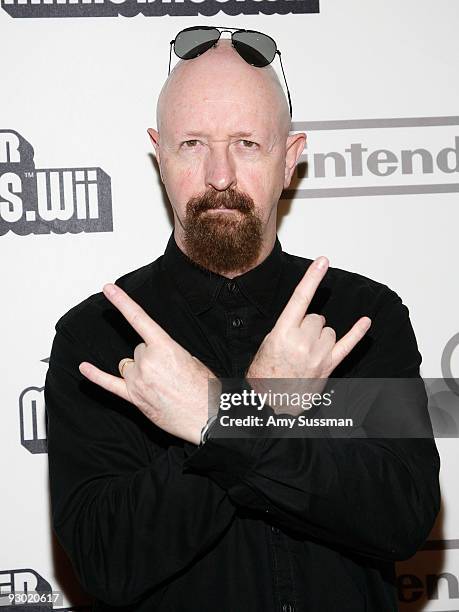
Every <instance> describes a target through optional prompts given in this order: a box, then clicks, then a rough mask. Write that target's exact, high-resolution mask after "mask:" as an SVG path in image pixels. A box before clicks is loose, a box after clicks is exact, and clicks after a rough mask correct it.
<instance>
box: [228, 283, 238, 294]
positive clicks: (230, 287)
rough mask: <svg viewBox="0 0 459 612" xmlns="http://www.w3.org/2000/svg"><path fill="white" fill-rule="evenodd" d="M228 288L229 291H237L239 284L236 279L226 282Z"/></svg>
mask: <svg viewBox="0 0 459 612" xmlns="http://www.w3.org/2000/svg"><path fill="white" fill-rule="evenodd" d="M226 289H227V290H228V292H229V293H236V291H237V285H236V283H235V282H234V281H228V282H227V283H226Z"/></svg>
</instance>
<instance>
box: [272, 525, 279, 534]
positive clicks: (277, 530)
mask: <svg viewBox="0 0 459 612" xmlns="http://www.w3.org/2000/svg"><path fill="white" fill-rule="evenodd" d="M271 531H272V532H273V533H279V529H278V528H277V527H274V526H272V527H271Z"/></svg>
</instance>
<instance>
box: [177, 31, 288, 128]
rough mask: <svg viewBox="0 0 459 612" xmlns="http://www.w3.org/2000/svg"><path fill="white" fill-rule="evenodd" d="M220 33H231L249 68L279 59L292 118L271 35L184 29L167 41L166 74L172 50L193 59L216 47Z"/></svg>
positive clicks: (183, 57)
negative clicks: (167, 61)
mask: <svg viewBox="0 0 459 612" xmlns="http://www.w3.org/2000/svg"><path fill="white" fill-rule="evenodd" d="M222 32H229V33H230V34H231V44H232V45H233V47H234V48H235V49H236V51H237V52H238V53H239V55H240V56H241V57H242V59H244V60H245V61H246V62H247V63H248V64H250V65H251V66H256V67H257V68H263V67H264V66H267V65H268V64H270V63H271V62H272V61H273V60H274V58H275V57H276V55H278V56H279V61H280V65H281V69H282V74H283V76H284V81H285V87H286V89H287V97H288V104H289V109H290V118H291V117H292V101H291V99H290V91H289V89H288V85H287V79H286V77H285V72H284V67H283V66H282V59H281V52H280V51H279V50H278V48H277V45H276V43H275V41H274V40H273V39H272V38H271V36H268V35H267V34H263V33H262V32H257V31H256V30H242V29H239V28H220V27H217V26H192V27H190V28H185V29H184V30H182V31H181V32H179V33H178V34H177V36H176V37H175V38H174V40H171V42H170V49H169V71H168V75H169V74H170V72H171V57H172V47H174V53H175V54H176V55H177V56H178V57H180V59H184V60H187V59H193V58H195V57H198V55H202V54H203V53H205V52H206V51H208V50H209V49H210V48H211V47H213V46H215V45H216V44H217V42H218V41H219V39H220V36H221V34H222Z"/></svg>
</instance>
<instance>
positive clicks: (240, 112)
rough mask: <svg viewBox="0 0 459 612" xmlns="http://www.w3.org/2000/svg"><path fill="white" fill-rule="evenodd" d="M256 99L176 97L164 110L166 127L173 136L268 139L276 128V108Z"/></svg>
mask: <svg viewBox="0 0 459 612" xmlns="http://www.w3.org/2000/svg"><path fill="white" fill-rule="evenodd" d="M257 102H258V101H257V100H256V99H249V100H244V99H240V98H237V97H234V96H232V97H230V98H229V99H228V98H223V97H219V96H215V95H214V96H212V97H211V96H201V97H198V98H197V99H196V100H194V101H192V102H191V103H190V99H189V98H188V99H187V100H182V101H177V102H176V103H175V104H174V105H171V106H169V108H168V109H167V110H166V113H165V115H166V116H165V117H164V119H165V127H166V129H167V132H168V133H169V134H170V136H171V137H173V138H174V137H175V138H179V137H182V136H196V137H197V136H204V137H206V138H209V139H219V138H222V139H224V138H228V137H237V136H238V137H241V138H245V137H246V138H249V137H251V136H256V137H257V138H259V139H267V138H269V135H270V134H272V133H273V131H274V130H275V123H276V121H275V119H276V117H275V112H274V109H273V108H272V109H271V112H269V109H267V108H266V105H265V104H258V103H257Z"/></svg>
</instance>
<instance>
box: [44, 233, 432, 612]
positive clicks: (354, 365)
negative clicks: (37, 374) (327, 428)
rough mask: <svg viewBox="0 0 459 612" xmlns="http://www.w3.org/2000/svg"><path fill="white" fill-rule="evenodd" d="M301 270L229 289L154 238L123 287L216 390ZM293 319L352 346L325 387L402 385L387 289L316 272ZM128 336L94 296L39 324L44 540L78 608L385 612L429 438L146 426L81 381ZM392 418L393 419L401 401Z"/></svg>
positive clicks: (402, 364) (421, 505)
mask: <svg viewBox="0 0 459 612" xmlns="http://www.w3.org/2000/svg"><path fill="white" fill-rule="evenodd" d="M311 261H312V260H310V259H306V258H302V257H299V256H295V255H291V254H288V253H286V252H284V251H283V250H282V247H281V244H280V242H279V239H278V237H276V242H275V245H274V248H273V249H272V251H271V253H270V254H269V255H268V257H267V258H266V259H265V260H264V261H263V262H262V263H260V264H259V265H258V266H257V267H255V268H253V269H252V270H250V271H248V272H246V273H245V274H242V275H241V276H238V277H236V278H234V279H232V280H230V279H228V278H225V277H223V276H220V275H218V274H215V273H213V272H211V271H208V270H204V269H202V268H200V267H198V266H196V265H195V264H194V263H193V262H192V261H191V260H190V259H189V258H188V257H187V256H186V255H185V254H184V253H183V252H182V251H181V250H180V249H179V248H178V246H177V244H176V242H175V239H174V236H173V234H171V236H170V238H169V241H168V243H167V247H166V250H165V252H164V254H163V255H162V256H161V257H159V258H158V259H156V260H155V261H153V262H152V263H150V264H148V265H146V266H144V267H142V268H140V269H138V270H135V271H133V272H130V273H129V274H126V275H124V276H122V277H121V278H119V279H118V280H117V281H116V283H117V284H118V285H119V286H120V287H122V288H123V289H124V290H125V291H126V292H127V293H128V294H129V295H130V296H131V297H132V298H133V299H134V300H135V301H136V302H137V303H138V304H140V306H142V308H143V309H144V310H145V311H146V312H147V313H148V314H149V315H150V316H151V317H152V318H153V319H154V320H155V321H156V322H157V323H159V324H160V325H161V326H162V327H163V329H165V330H166V331H167V332H168V333H169V334H170V336H171V337H172V338H173V339H174V340H176V341H177V342H179V343H180V344H181V345H182V346H183V347H184V348H186V349H187V350H188V351H190V353H191V354H192V355H194V356H196V357H197V358H198V359H200V360H201V361H202V362H203V363H204V364H205V365H207V366H208V367H209V368H210V369H211V370H212V371H213V372H214V373H215V374H216V375H217V376H218V377H222V378H223V377H243V376H244V375H245V373H246V372H247V369H248V367H249V365H250V362H251V360H252V359H253V357H254V355H255V353H256V351H257V349H258V347H259V345H260V343H261V342H262V340H263V338H264V336H265V335H266V334H267V333H268V332H269V331H270V330H271V329H272V327H273V325H274V323H275V322H276V320H277V317H278V316H279V314H280V313H281V311H282V309H283V307H284V306H285V304H286V303H287V301H288V300H289V298H290V296H291V294H292V291H293V290H294V288H295V287H296V285H297V283H298V282H299V281H300V279H301V278H302V276H303V275H304V273H305V271H306V269H307V268H308V266H309V265H310V264H311ZM308 312H317V313H321V314H323V315H324V316H325V318H326V324H327V325H329V326H331V327H333V328H334V329H335V331H336V335H337V339H339V338H341V337H342V336H343V335H344V334H345V333H346V332H347V331H348V330H349V329H350V328H351V327H352V325H353V324H354V323H355V322H356V321H357V319H358V318H359V317H361V316H364V315H367V316H369V317H370V318H371V319H372V325H371V327H370V329H369V331H368V332H367V334H366V336H365V337H364V338H363V340H362V341H361V342H360V343H359V344H358V345H357V346H356V347H355V349H354V350H353V351H352V352H351V353H350V354H349V355H348V356H347V357H346V358H345V359H344V360H343V361H342V363H341V364H340V365H339V366H338V368H337V369H336V370H335V371H334V372H333V374H332V376H333V377H350V376H354V377H361V378H365V377H375V378H376V377H407V378H408V377H419V366H420V363H421V355H420V353H419V351H418V347H417V343H416V339H415V335H414V332H413V329H412V326H411V323H410V319H409V312H408V309H407V307H406V306H405V305H404V304H403V303H402V301H401V299H400V297H399V296H398V295H397V294H396V293H395V292H394V291H393V290H391V289H390V288H389V287H387V286H386V285H383V284H381V283H378V282H376V281H374V280H371V279H369V278H366V277H364V276H361V275H359V274H355V273H352V272H348V271H345V270H341V269H338V268H333V267H331V268H329V269H328V271H327V273H326V275H325V277H324V279H323V280H322V282H321V284H320V286H319V288H318V290H317V291H316V294H315V296H314V299H313V301H312V303H311V305H310V308H309V309H308ZM139 342H142V339H141V338H140V337H139V336H138V335H137V333H136V332H135V331H134V330H133V329H132V328H131V327H130V326H129V324H128V323H127V322H126V321H125V320H124V318H123V317H122V315H121V314H120V313H119V312H118V311H117V310H116V309H115V308H114V307H113V306H112V304H111V303H110V302H109V301H108V300H107V299H106V298H105V296H104V295H103V293H97V294H95V295H92V296H90V297H89V298H87V299H86V300H84V301H83V302H82V303H80V304H78V305H77V306H75V307H73V308H72V309H71V310H69V311H68V312H67V313H66V314H65V315H63V316H62V317H61V318H60V319H59V321H58V322H57V324H56V335H55V338H54V342H53V346H52V352H51V358H50V362H49V370H48V374H47V377H46V385H45V401H46V413H47V424H48V455H49V479H50V492H51V504H52V524H53V529H54V531H55V533H56V535H57V537H58V539H59V541H60V543H61V544H62V546H63V548H64V549H65V550H66V552H67V554H68V555H69V558H70V559H71V561H72V564H73V567H74V569H75V571H76V574H77V576H78V578H79V580H80V581H81V584H82V586H83V588H84V589H85V590H86V591H87V592H88V593H89V594H91V595H92V596H94V598H95V602H94V610H114V609H115V607H116V610H132V611H138V612H146V611H148V612H151V611H160V612H166V611H167V612H172V611H173V612H195V611H196V612H211V611H212V612H213V611H215V610H219V612H254V611H255V612H258V611H260V612H335V611H336V612H338V611H339V612H364V611H367V612H369V611H371V612H392V611H395V610H397V609H398V605H397V592H396V587H395V566H394V561H396V560H403V559H406V558H409V557H410V556H412V555H413V554H414V553H415V552H416V550H418V548H419V547H420V546H421V545H422V544H423V542H424V541H425V539H426V538H427V536H428V534H429V532H430V530H431V528H432V526H433V523H434V519H435V517H436V515H437V513H438V511H439V506H440V491H439V481H438V475H439V467H440V460H439V455H438V452H437V449H436V446H435V441H434V440H433V439H427V438H419V439H404V440H401V439H365V438H357V439H350V438H335V439H326V438H320V439H314V438H305V439H303V438H295V439H283V438H272V439H271V438H258V439H251V438H232V439H229V438H228V439H226V438H225V439H223V438H212V436H211V437H210V438H209V439H208V441H207V442H206V443H205V444H204V446H202V447H198V446H195V445H194V444H191V443H188V442H184V441H182V440H180V439H178V438H176V437H174V436H171V435H169V434H167V433H165V432H164V431H162V430H160V429H159V428H157V427H156V426H155V425H154V424H153V423H151V422H150V421H149V420H148V419H147V418H146V417H145V416H144V415H143V414H142V413H141V412H140V411H139V410H138V409H137V408H136V407H135V406H133V405H131V404H129V403H127V402H124V401H123V400H120V399H119V398H118V397H117V396H114V395H112V394H110V393H109V392H107V391H105V390H103V389H101V388H100V387H98V386H97V385H94V384H93V383H91V382H89V381H88V380H86V379H85V378H84V377H83V376H82V375H81V374H80V372H79V370H78V364H79V363H80V362H82V361H90V362H92V363H94V364H95V365H97V366H98V367H99V368H101V369H103V370H105V371H107V372H110V373H112V374H114V375H116V376H118V375H119V373H118V363H119V361H120V359H122V358H123V357H128V356H132V354H133V351H134V348H135V346H136V345H137V344H138V343H139ZM400 409H401V410H403V406H400Z"/></svg>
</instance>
